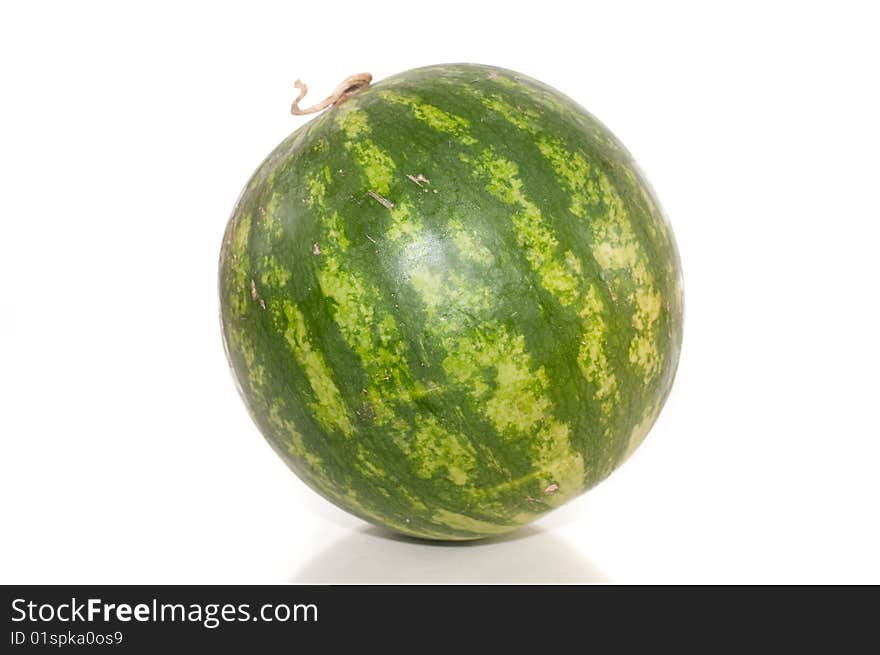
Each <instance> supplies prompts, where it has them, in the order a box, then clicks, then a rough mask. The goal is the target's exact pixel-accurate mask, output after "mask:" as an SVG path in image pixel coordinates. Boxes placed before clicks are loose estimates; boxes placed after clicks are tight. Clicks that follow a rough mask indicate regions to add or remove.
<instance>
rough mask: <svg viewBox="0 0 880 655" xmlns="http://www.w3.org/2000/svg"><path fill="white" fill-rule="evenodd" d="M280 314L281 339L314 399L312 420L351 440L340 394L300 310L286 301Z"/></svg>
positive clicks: (346, 413)
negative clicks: (283, 320) (282, 321)
mask: <svg viewBox="0 0 880 655" xmlns="http://www.w3.org/2000/svg"><path fill="white" fill-rule="evenodd" d="M282 311H283V312H284V316H285V318H286V319H287V330H286V331H285V332H284V338H285V339H286V340H287V343H288V344H289V345H290V348H291V350H292V351H293V356H294V357H295V358H296V362H297V364H299V366H300V368H302V370H303V372H304V373H305V375H306V377H307V378H308V381H309V385H310V386H311V387H312V391H313V392H314V393H315V397H316V398H317V401H316V402H313V403H311V404H310V407H311V408H312V411H313V412H314V414H315V418H316V419H317V420H318V422H319V423H320V424H321V425H323V426H324V428H326V429H328V430H332V429H334V428H335V429H338V430H339V431H340V432H342V433H343V434H344V435H345V436H348V437H350V436H351V434H352V431H353V428H352V425H351V421H350V420H349V418H348V411H347V410H346V407H345V403H344V401H343V400H342V394H340V393H339V388H338V387H337V386H336V383H335V382H334V381H333V376H332V374H331V373H330V369H329V368H328V367H327V362H325V361H324V356H323V355H322V354H321V352H320V351H318V350H315V348H313V347H312V344H311V342H310V341H309V335H308V330H307V329H306V322H305V318H304V317H303V315H302V312H301V311H300V310H299V308H298V307H297V306H296V305H294V304H293V303H291V302H290V301H289V300H283V301H282Z"/></svg>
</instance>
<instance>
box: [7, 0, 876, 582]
mask: <svg viewBox="0 0 880 655" xmlns="http://www.w3.org/2000/svg"><path fill="white" fill-rule="evenodd" d="M710 5H711V6H710ZM526 7H527V8H528V9H527V8H526ZM870 7H871V3H867V2H866V3H862V4H855V3H847V2H828V3H825V4H824V5H818V4H813V3H791V4H784V3H765V2H761V3H743V2H737V3H729V4H728V6H727V8H726V9H720V8H718V6H717V4H716V3H699V2H694V3H688V4H682V3H672V4H670V3H647V2H646V3H638V4H636V3H629V2H610V1H606V2H602V3H595V4H594V3H580V2H562V3H560V2H549V1H547V0H544V1H542V2H540V3H519V4H518V3H510V2H505V3H494V4H491V3H478V2H457V1H453V0H444V2H440V3H436V2H413V1H412V0H409V1H407V2H395V3H391V2H385V3H383V2H361V3H356V4H354V3H353V4H350V5H345V4H340V3H339V2H334V3H328V2H309V3H302V2H283V3H276V4H264V3H258V2H247V3H239V5H238V6H237V7H228V6H225V5H223V4H221V3H213V2H212V3H204V4H197V3H177V2H174V3H161V2H150V3H142V4H141V5H140V6H137V5H135V4H133V3H109V2H108V3H93V2H76V3H61V2H58V3H16V4H15V5H13V4H12V3H8V4H4V8H3V9H2V13H0V61H2V67H3V68H2V80H0V94H2V98H3V99H2V103H0V112H2V121H0V194H2V201H0V211H2V228H0V249H2V255H0V281H2V301H0V307H2V309H0V312H2V314H0V316H2V322H0V335H2V338H0V371H2V375H0V387H2V388H0V397H2V414H0V435H2V455H0V508H2V509H0V525H2V528H0V530H2V537H0V582H4V583H19V582H21V583H23V582H33V583H50V582H57V583H61V582H71V583H83V582H112V583H135V582H140V583H151V582H174V583H185V582H209V583H219V582H285V581H312V582H340V581H341V582H346V581H349V582H361V581H376V582H384V581H412V582H418V581H440V582H443V581H448V582H453V581H548V582H549V581H563V582H565V581H570V582H580V581H592V580H601V581H613V582H735V583H736V582H874V583H878V582H880V563H878V557H877V553H878V552H880V528H878V516H877V515H878V512H877V505H878V499H880V474H878V468H880V429H878V423H877V416H878V409H877V407H878V391H880V334H878V319H880V312H878V299H880V293H878V282H880V275H878V257H877V253H878V238H880V210H878V204H880V203H878V186H880V161H878V150H880V129H878V117H880V96H878V72H877V70H878V68H877V65H878V62H880V47H878V40H877V26H878V16H877V15H876V14H874V13H873V12H872V11H871V9H870ZM450 61H473V62H480V63H489V64H495V65H500V66H504V67H507V68H512V69H515V70H518V71H521V72H523V73H526V74H528V75H531V76H533V77H536V78H538V79H540V80H543V81H545V82H547V83H549V84H551V85H553V86H555V87H557V88H558V89H560V90H562V91H564V92H565V93H567V94H568V95H570V96H572V97H574V98H575V99H577V100H578V101H579V102H581V103H582V104H583V105H584V106H585V107H587V108H588V109H589V110H590V111H591V112H593V113H594V114H595V115H597V116H598V117H599V118H600V119H601V120H602V121H604V122H605V123H606V124H607V125H608V126H609V127H610V128H611V129H612V131H614V132H615V133H616V134H617V136H618V137H620V138H621V140H622V141H623V142H624V143H625V144H626V145H627V147H628V148H629V149H630V150H631V152H632V153H633V154H634V156H635V157H636V159H637V160H638V162H639V164H640V165H641V167H642V168H643V169H644V170H645V171H646V173H647V175H648V177H649V179H650V180H651V182H652V183H653V186H654V187H655V189H656V191H657V193H658V195H659V197H660V200H661V202H662V204H663V205H664V207H665V209H666V212H667V213H668V215H669V216H670V219H671V221H672V224H673V227H674V230H675V233H676V235H677V238H678V242H679V246H680V249H681V255H682V261H683V266H684V273H685V291H686V321H685V343H684V350H683V353H682V359H681V365H680V369H679V375H678V379H677V381H676V384H675V388H674V391H673V393H672V395H671V397H670V399H669V402H668V404H667V406H666V408H665V410H664V411H663V413H662V415H661V417H660V420H659V422H658V423H657V425H656V426H655V428H654V430H653V431H652V433H651V435H650V436H649V438H648V440H647V441H646V443H645V444H644V445H643V446H642V448H641V449H640V450H639V451H638V452H637V454H636V455H635V456H634V457H633V458H632V459H631V460H630V461H629V462H628V463H627V464H626V465H625V466H624V467H623V468H622V469H620V470H619V471H617V472H616V473H615V474H614V475H613V476H612V477H611V478H610V479H609V480H608V481H606V482H605V483H603V484H602V485H601V486H600V487H598V488H597V489H595V490H594V491H592V492H591V493H589V494H587V495H585V496H583V497H581V498H580V499H578V500H576V501H574V502H572V503H570V504H569V505H567V506H566V507H564V508H563V509H561V510H559V511H558V512H556V513H555V514H552V515H550V516H548V517H546V518H545V519H543V520H541V521H540V522H538V523H537V524H535V525H534V526H533V527H531V528H528V529H525V530H523V531H522V532H520V533H519V534H517V535H516V537H517V538H511V539H508V540H504V541H501V542H495V543H487V544H478V545H469V546H463V547H448V546H430V545H420V544H413V543H410V542H406V541H400V540H395V539H389V538H387V537H386V536H384V535H383V533H381V532H379V531H377V530H375V529H371V528H367V527H365V524H363V523H361V522H360V521H358V520H357V519H354V518H351V517H349V516H348V515H346V514H344V513H343V512H342V511H340V510H337V509H335V508H334V507H332V506H331V505H329V504H328V503H326V502H325V501H323V500H321V499H320V498H319V497H317V496H316V495H314V494H313V493H312V492H311V491H309V490H308V489H307V488H306V487H305V485H304V484H302V483H301V482H299V480H298V479H296V478H295V476H293V474H291V473H290V472H289V471H288V470H287V468H286V467H285V466H284V464H283V463H282V462H281V461H280V460H279V459H278V458H277V457H276V456H275V455H274V454H273V453H272V451H271V450H270V448H269V447H268V445H266V444H265V442H264V441H263V439H262V437H261V436H260V435H259V433H258V432H257V430H256V429H255V428H254V427H253V425H252V424H251V421H250V419H249V417H248V415H247V413H246V411H245V409H244V406H243V404H242V403H241V401H240V400H239V398H238V396H237V394H236V391H235V388H234V385H233V381H232V378H231V376H230V374H229V371H228V369H227V365H226V361H225V358H224V355H223V350H222V346H221V341H220V332H219V323H218V316H217V314H218V300H217V294H216V266H217V258H218V252H219V247H220V241H221V236H222V233H223V229H224V226H225V223H226V220H227V218H228V215H229V213H230V210H231V209H232V205H233V203H234V201H235V199H236V197H237V195H238V193H239V191H240V189H241V188H242V186H243V185H244V183H245V181H246V180H247V178H248V177H249V176H250V174H251V172H252V171H253V169H254V168H255V167H256V166H257V164H258V163H259V162H260V161H261V160H262V158H263V157H264V156H265V155H266V154H267V153H268V152H269V151H270V150H271V148H273V147H274V146H275V145H276V144H277V143H278V142H279V141H281V140H282V139H283V138H284V137H285V136H286V135H287V134H288V133H290V132H291V131H292V130H294V129H295V128H296V127H297V126H298V125H300V124H301V123H302V122H303V120H304V119H302V118H296V117H292V116H290V115H289V114H288V107H289V105H290V102H291V100H292V98H293V97H294V94H295V91H294V89H293V86H292V83H293V81H294V79H296V78H297V77H303V78H304V79H305V80H306V81H307V82H309V84H310V85H311V87H312V89H313V99H315V100H317V99H320V98H322V97H323V96H324V95H325V94H326V93H327V92H329V90H330V89H331V88H333V87H334V86H335V85H336V84H337V82H339V81H340V80H341V79H342V78H343V77H345V76H346V75H348V74H350V73H355V72H361V71H365V70H366V71H371V72H372V73H373V75H374V76H375V78H377V79H381V78H383V77H386V76H388V75H391V74H394V73H397V72H400V71H402V70H405V69H408V68H413V67H416V66H421V65H426V64H432V63H441V62H450Z"/></svg>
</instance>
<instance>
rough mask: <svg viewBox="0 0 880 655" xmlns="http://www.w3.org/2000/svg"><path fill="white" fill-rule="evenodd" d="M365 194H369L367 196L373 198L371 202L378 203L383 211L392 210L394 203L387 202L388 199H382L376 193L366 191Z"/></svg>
mask: <svg viewBox="0 0 880 655" xmlns="http://www.w3.org/2000/svg"><path fill="white" fill-rule="evenodd" d="M367 194H369V196H370V197H371V198H373V200H375V201H376V202H378V203H379V204H380V205H382V206H383V207H385V209H394V203H393V202H391V201H390V200H388V198H383V197H382V196H380V195H379V194H378V193H376V192H375V191H367Z"/></svg>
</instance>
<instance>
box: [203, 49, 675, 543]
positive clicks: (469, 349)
mask: <svg viewBox="0 0 880 655" xmlns="http://www.w3.org/2000/svg"><path fill="white" fill-rule="evenodd" d="M219 292H220V304H221V318H222V330H223V338H224V344H225V347H226V353H227V356H228V359H229V362H230V365H231V368H232V371H233V374H234V377H235V379H236V381H237V383H238V387H239V390H240V393H241V396H242V397H243V399H244V401H245V404H246V405H247V407H248V409H249V411H250V414H251V416H252V417H253V420H254V422H255V423H256V425H257V426H258V428H259V430H260V431H261V432H262V434H263V435H264V436H265V438H266V439H267V440H268V442H269V443H270V444H271V445H272V447H273V448H274V449H275V450H276V452H277V453H278V454H279V455H280V456H281V458H282V459H283V460H284V461H285V462H286V463H287V465H288V466H289V467H290V468H291V469H292V470H293V471H294V472H295V473H296V474H297V475H298V476H299V477H300V478H301V479H302V480H304V481H305V482H306V484H308V485H309V486H310V487H311V488H312V489H314V490H315V491H317V492H318V493H319V494H321V495H322V496H324V497H325V498H327V499H328V500H330V501H331V502H333V503H335V504H336V505H338V506H339V507H342V508H343V509H345V510H348V511H349V512H351V513H352V514H355V515H356V516H358V517H360V518H362V519H365V520H366V521H369V522H372V523H375V524H378V525H381V526H386V527H388V528H390V529H392V530H394V531H396V532H399V533H403V534H406V535H411V536H415V537H420V538H425V539H438V540H464V539H477V538H481V537H486V536H491V535H498V534H501V533H504V532H507V531H509V530H513V529H515V528H516V527H517V526H521V525H523V524H525V523H527V522H529V521H532V520H534V519H535V518H537V517H539V516H541V515H542V514H544V513H546V512H548V511H549V510H552V509H553V508H556V507H559V506H560V505H561V504H563V503H565V502H566V501H568V500H571V499H572V498H574V497H576V496H578V495H579V494H581V493H582V492H584V491H585V490H587V489H589V488H591V487H593V486H594V485H596V484H597V483H598V482H600V481H601V480H603V479H604V478H606V477H607V476H608V475H609V474H610V473H611V472H612V471H613V470H614V469H615V468H617V467H618V466H619V465H620V464H621V463H622V462H623V461H624V460H625V459H626V458H627V457H628V456H629V455H630V454H631V453H632V452H633V450H634V449H635V448H636V447H637V446H638V445H639V444H640V443H641V442H642V440H643V439H644V437H645V435H646V434H647V433H648V430H649V429H650V428H651V426H652V425H653V423H654V422H655V420H656V418H657V415H658V413H659V412H660V409H661V407H662V406H663V403H664V401H665V399H666V397H667V395H668V394H669V391H670V387H671V385H672V381H673V377H674V374H675V370H676V366H677V363H678V357H679V351H680V347H681V339H682V286H681V272H680V264H679V257H678V253H677V249H676V245H675V241H674V237H673V234H672V231H671V229H670V226H669V224H668V223H667V221H666V219H665V217H664V214H663V213H662V210H661V209H660V207H659V205H658V203H657V200H656V198H655V197H654V194H653V192H652V190H651V189H650V187H649V186H648V184H647V182H646V181H645V178H644V177H643V176H642V174H641V173H640V171H639V170H638V168H637V167H636V165H635V163H634V162H633V159H632V157H631V156H630V154H629V153H628V152H627V151H626V149H625V148H624V147H623V146H622V145H621V144H620V142H619V141H618V140H617V139H616V138H615V137H614V136H613V135H612V134H611V133H610V132H609V131H608V129H606V128H605V127H604V126H603V125H602V124H601V123H599V121H598V120H596V119H595V118H594V117H593V116H592V115H591V114H589V113H588V112H586V111H585V110H584V109H583V108H581V107H580V106H579V105H578V104H576V103H575V102H574V101H572V100H571V99H569V98H568V97H566V96H565V95H563V94H562V93H560V92H558V91H556V90H554V89H552V88H550V87H548V86H546V85H544V84H542V83H540V82H537V81H535V80H533V79H530V78H528V77H526V76H524V75H520V74H517V73H514V72H512V71H508V70H505V69H500V68H495V67H490V66H481V65H469V64H468V65H464V64H455V65H440V66H431V67H426V68H419V69H415V70H410V71H406V72H404V73H401V74H398V75H395V76H393V77H390V78H388V79H385V80H383V81H381V82H379V83H376V84H373V85H372V86H366V87H365V88H361V89H359V90H355V91H354V92H352V93H350V94H346V97H344V98H343V100H342V101H341V102H338V103H336V104H335V105H333V106H331V107H330V108H328V109H327V110H326V111H324V112H323V113H320V114H319V115H317V117H315V118H314V119H313V120H311V121H310V122H308V123H306V124H305V125H303V126H302V127H300V128H299V129H297V130H296V131H295V132H294V133H293V134H291V135H290V136H289V137H288V138H287V139H286V140H284V141H283V142H282V143H281V144H280V145H279V146H278V147H277V148H276V149H275V150H274V151H273V152H272V153H271V154H270V155H269V156H268V158H267V159H266V160H265V161H264V162H263V163H262V165H261V166H260V167H259V168H258V169H257V171H256V172H255V173H254V175H253V177H252V178H251V179H250V181H249V182H248V183H247V185H246V187H245V189H244V191H243V192H242V194H241V196H240V198H239V200H238V202H237V204H236V206H235V208H234V211H233V213H232V217H231V219H230V220H229V223H228V226H227V228H226V232H225V236H224V238H223V244H222V249H221V255H220V271H219Z"/></svg>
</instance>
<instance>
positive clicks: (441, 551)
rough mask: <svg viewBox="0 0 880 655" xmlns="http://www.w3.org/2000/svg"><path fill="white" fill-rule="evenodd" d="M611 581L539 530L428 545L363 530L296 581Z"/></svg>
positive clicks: (331, 548)
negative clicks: (484, 538) (479, 539)
mask: <svg viewBox="0 0 880 655" xmlns="http://www.w3.org/2000/svg"><path fill="white" fill-rule="evenodd" d="M608 581H609V579H608V577H607V576H606V575H605V574H604V573H603V572H602V570H601V569H599V568H598V567H597V566H596V565H595V564H593V563H592V562H591V561H590V560H589V559H587V558H585V557H584V556H582V555H581V554H580V553H579V552H578V551H577V550H575V549H574V548H572V547H571V546H569V545H568V544H567V543H565V542H564V541H562V540H561V539H559V538H558V537H555V536H554V535H553V534H552V533H550V532H546V531H544V530H541V529H540V528H538V527H536V526H526V527H524V528H521V529H519V530H517V531H516V532H514V533H511V534H510V535H506V536H503V537H498V538H493V539H486V540H481V541H465V542H427V541H419V540H416V539H410V538H406V537H400V536H397V535H394V534H391V533H389V532H387V531H385V530H382V529H380V528H376V527H372V526H370V527H363V528H360V529H359V530H356V531H354V532H352V533H350V534H348V535H347V536H345V537H343V538H341V539H339V540H338V541H336V542H334V543H332V544H331V545H330V546H328V547H327V548H326V549H325V550H324V551H323V552H321V553H319V554H318V555H317V556H315V557H314V558H313V559H311V560H310V561H308V562H307V563H306V564H305V565H304V566H303V567H302V568H301V569H300V570H299V571H298V572H297V573H296V575H294V576H293V578H292V579H291V582H296V583H301V584H306V583H308V584H345V583H352V584H359V583H360V584H369V583H380V584H384V583H425V584H431V583H439V584H444V583H462V584H468V583H486V584H492V583H548V584H549V583H591V582H608Z"/></svg>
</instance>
